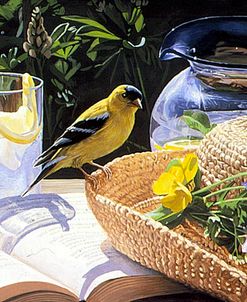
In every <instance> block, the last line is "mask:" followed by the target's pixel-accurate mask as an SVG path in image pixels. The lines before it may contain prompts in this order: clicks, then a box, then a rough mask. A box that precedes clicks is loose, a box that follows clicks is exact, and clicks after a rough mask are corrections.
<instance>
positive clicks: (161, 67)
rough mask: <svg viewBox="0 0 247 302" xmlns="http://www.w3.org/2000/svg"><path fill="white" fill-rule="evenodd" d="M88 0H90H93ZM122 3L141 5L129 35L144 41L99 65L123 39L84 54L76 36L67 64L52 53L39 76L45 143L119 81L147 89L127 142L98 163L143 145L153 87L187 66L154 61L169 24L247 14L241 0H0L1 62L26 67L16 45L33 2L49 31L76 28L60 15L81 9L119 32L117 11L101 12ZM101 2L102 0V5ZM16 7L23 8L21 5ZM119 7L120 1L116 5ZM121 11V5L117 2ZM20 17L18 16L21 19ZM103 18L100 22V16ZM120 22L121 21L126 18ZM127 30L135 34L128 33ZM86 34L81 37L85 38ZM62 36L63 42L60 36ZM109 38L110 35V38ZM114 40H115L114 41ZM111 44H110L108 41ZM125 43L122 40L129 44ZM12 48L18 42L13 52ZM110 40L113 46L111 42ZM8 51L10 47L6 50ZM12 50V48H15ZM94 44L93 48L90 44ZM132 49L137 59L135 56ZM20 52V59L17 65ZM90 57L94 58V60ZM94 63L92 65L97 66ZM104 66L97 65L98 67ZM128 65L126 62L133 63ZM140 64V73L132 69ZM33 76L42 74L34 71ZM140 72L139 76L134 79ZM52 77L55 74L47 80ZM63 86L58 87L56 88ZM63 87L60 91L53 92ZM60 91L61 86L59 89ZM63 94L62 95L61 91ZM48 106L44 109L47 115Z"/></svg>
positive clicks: (84, 14) (145, 144) (84, 44)
mask: <svg viewBox="0 0 247 302" xmlns="http://www.w3.org/2000/svg"><path fill="white" fill-rule="evenodd" d="M90 2H91V4H92V3H95V4H96V5H91V6H90ZM117 2H118V3H120V4H121V3H122V4H121V5H122V6H128V7H130V10H131V9H132V10H133V8H134V7H140V9H141V12H142V14H143V16H144V23H145V26H143V28H142V29H141V30H139V32H137V31H136V30H135V28H134V27H135V25H133V26H132V27H131V26H130V27H131V30H132V32H131V39H132V40H131V41H132V42H133V44H135V45H137V44H138V43H140V42H141V38H142V37H145V39H146V40H145V47H146V46H147V47H149V48H150V49H151V50H146V49H144V47H143V49H144V50H140V48H141V47H140V48H135V49H134V48H133V47H132V48H131V47H129V48H128V47H127V48H126V47H124V51H123V52H122V55H120V56H118V55H116V56H115V57H114V58H113V59H112V60H110V63H109V64H105V65H100V64H102V63H103V62H104V61H106V60H107V59H108V58H110V56H111V55H112V54H113V53H114V52H115V51H117V50H119V48H117V47H121V43H122V41H120V42H119V43H115V44H114V43H113V44H114V45H113V48H110V49H109V50H106V49H105V50H101V51H98V54H97V58H96V59H95V60H94V54H91V56H90V54H89V53H88V50H89V48H90V45H91V43H92V39H91V40H90V38H89V37H83V39H84V38H88V42H85V41H80V45H78V47H76V49H75V50H73V51H74V52H73V51H72V53H71V56H69V57H68V58H66V59H61V58H60V59H61V61H64V62H65V63H63V64H65V65H66V64H67V65H68V66H67V67H66V66H65V65H63V64H62V65H61V62H60V63H59V64H58V63H57V61H58V59H59V58H58V57H56V56H52V57H51V59H49V60H47V61H46V63H45V65H44V69H43V74H42V77H43V78H44V80H45V96H44V108H45V114H44V149H45V148H47V147H48V146H49V145H50V144H51V143H52V142H53V141H54V139H56V137H58V136H59V135H60V134H61V133H62V132H63V130H64V129H65V128H66V127H67V126H69V125H70V123H71V122H72V121H73V120H74V119H75V118H76V117H77V116H78V115H79V114H80V113H81V112H82V111H83V110H85V109H86V108H88V107H89V106H90V105H92V104H93V103H95V102H97V101H98V100H100V99H101V98H103V97H106V96H107V95H108V94H109V93H110V92H111V91H112V89H113V88H114V87H115V86H117V85H119V84H122V83H126V82H128V83H129V84H133V85H135V86H137V87H138V88H140V89H142V90H145V91H144V94H145V96H146V97H145V101H144V110H142V111H141V110H139V111H138V113H137V116H136V125H135V129H134V131H133V133H132V134H131V137H130V138H129V141H128V142H126V143H125V144H124V146H123V147H121V148H120V149H119V150H117V151H115V152H113V153H112V154H111V155H109V156H107V157H105V158H102V159H100V160H99V161H98V162H99V163H101V164H104V163H106V162H107V161H109V160H112V159H113V158H115V157H117V156H121V155H123V154H128V153H132V152H136V151H144V150H149V149H150V146H149V123H150V114H151V111H152V108H153V105H154V103H155V100H156V99H157V97H158V95H159V93H160V92H161V91H162V88H163V87H164V85H165V84H166V83H167V82H168V81H169V80H170V79H171V78H172V77H173V76H174V75H176V74H177V73H178V72H179V71H180V70H182V69H183V68H185V66H187V65H188V63H187V62H184V61H183V60H173V61H170V62H159V59H158V51H159V47H160V45H161V43H162V40H163V38H164V36H165V34H166V33H168V32H169V31H170V30H171V29H172V28H173V27H175V26H177V25H179V24H181V23H183V22H186V21H189V20H192V19H196V18H199V17H204V16H212V15H246V14H247V3H246V1H231V0H218V1H215V0H206V1H199V0H166V1H162V0H156V1H155V0H149V1H144V0H142V1H141V0H136V1H134V0H126V1H123V0H122V1H121V0H117V1H113V0H112V1H107V0H105V1H83V0H70V1H66V0H23V1H21V0H4V1H3V0H1V1H0V41H1V43H0V65H1V66H4V67H1V69H2V70H3V71H4V70H6V71H7V70H12V71H15V72H24V71H27V70H29V71H30V59H27V58H25V55H23V54H24V50H23V48H22V44H23V42H24V41H25V39H26V34H25V32H26V31H25V28H26V27H27V24H28V22H29V20H30V14H31V11H32V8H33V7H35V6H39V7H40V8H41V11H42V16H43V17H44V24H45V28H46V30H47V32H48V34H51V33H52V32H53V30H54V29H55V28H56V27H57V26H59V25H60V24H62V23H66V22H68V23H69V26H70V27H71V26H75V27H76V28H77V29H78V28H79V27H80V26H81V25H82V24H78V23H77V22H73V21H68V20H65V19H63V16H68V15H79V16H81V17H89V18H91V19H93V20H96V21H98V22H100V23H101V24H103V25H104V26H105V27H107V29H110V30H111V32H114V33H119V27H118V24H119V22H120V18H119V20H117V19H116V16H117V15H116V14H115V13H113V15H112V16H110V17H109V15H108V17H109V18H108V20H107V19H105V17H104V16H102V11H104V9H105V8H106V7H107V6H108V8H109V7H113V8H114V7H115V8H116V3H117ZM100 3H101V4H100ZM21 7H23V9H22V10H21ZM118 9H119V5H118ZM120 11H121V7H120ZM22 20H23V23H22V22H21V21H22ZM104 22H105V23H104ZM125 25H126V24H125ZM132 33H133V34H132ZM64 38H65V40H66V39H67V40H68V39H70V40H73V39H74V36H73V35H72V36H71V37H68V36H65V37H64ZM84 40H85V39H84ZM60 42H63V41H60ZM110 42H111V41H110ZM115 42H116V41H115ZM110 45H111V46H112V43H110ZM119 45H120V46H119ZM127 46H128V45H127ZM15 47H18V51H17V49H16V48H15ZM114 47H115V48H114ZM11 48H12V51H10V52H9V49H11ZM13 48H14V50H15V51H17V53H15V52H14V50H13ZM96 50H97V49H96ZM134 53H135V55H136V57H137V61H136V60H135V58H134ZM18 59H19V60H21V63H20V64H18ZM92 59H93V60H92ZM55 64H58V65H59V66H60V67H59V68H60V71H61V68H62V67H64V66H65V67H66V68H68V70H67V71H65V72H64V74H62V73H60V74H59V72H57V71H54V66H56V65H55ZM76 64H77V67H78V68H76V72H75V73H74V74H73V75H72V76H71V77H70V78H69V80H68V81H67V80H66V79H65V75H66V72H68V71H69V70H70V69H71V68H73V66H75V65H76ZM96 65H99V66H98V67H95V66H96ZM102 67H103V68H102ZM131 67H132V69H129V68H131ZM138 68H139V73H138V72H137V69H138ZM35 73H36V74H37V75H38V76H41V74H39V72H38V71H37V68H36V70H35ZM140 77H141V80H140ZM52 79H53V80H52ZM54 79H55V81H59V82H60V83H62V86H63V87H62V86H61V85H60V88H58V87H56V85H54ZM61 87H62V88H61ZM59 89H61V91H59ZM65 90H66V92H64V91H65ZM62 93H65V95H66V97H63V96H62V97H61V95H62ZM47 112H49V114H47ZM54 176H56V177H80V173H78V172H77V171H73V170H71V169H66V170H62V171H60V172H58V173H57V174H55V175H53V177H54Z"/></svg>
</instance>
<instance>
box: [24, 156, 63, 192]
mask: <svg viewBox="0 0 247 302" xmlns="http://www.w3.org/2000/svg"><path fill="white" fill-rule="evenodd" d="M65 157H66V156H60V157H57V158H54V159H53V160H51V161H49V162H47V163H46V164H45V165H44V167H43V169H42V171H41V172H40V174H39V175H38V176H37V177H36V178H35V180H34V181H33V182H32V183H31V184H30V185H29V186H28V188H27V189H26V190H25V191H24V192H23V193H22V194H21V196H22V197H24V196H25V195H26V194H27V193H28V192H29V191H30V190H31V189H32V188H33V187H34V186H35V185H36V184H37V183H38V182H40V181H41V179H43V178H45V177H46V176H48V175H50V174H51V173H53V172H55V171H56V170H57V169H54V168H55V166H56V165H57V163H58V162H60V161H61V160H63V159H64V158H65Z"/></svg>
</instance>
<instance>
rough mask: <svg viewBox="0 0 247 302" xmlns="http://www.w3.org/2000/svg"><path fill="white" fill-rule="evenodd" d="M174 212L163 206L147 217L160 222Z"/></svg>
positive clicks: (147, 214)
mask: <svg viewBox="0 0 247 302" xmlns="http://www.w3.org/2000/svg"><path fill="white" fill-rule="evenodd" d="M171 213H172V211H171V210H170V209H168V208H165V207H163V206H160V207H158V208H157V209H155V210H153V211H152V212H149V213H146V214H145V216H147V217H149V218H152V219H154V220H155V221H160V220H161V219H164V218H165V217H166V216H167V215H170V214H171Z"/></svg>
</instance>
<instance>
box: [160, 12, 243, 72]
mask: <svg viewBox="0 0 247 302" xmlns="http://www.w3.org/2000/svg"><path fill="white" fill-rule="evenodd" d="M240 20H241V21H244V22H245V23H246V29H247V16H244V15H239V16H236V15H233V16H208V17H202V18H197V19H193V20H189V21H187V22H184V23H181V24H179V25H178V26H176V27H174V28H172V29H171V30H170V31H169V32H168V33H167V34H166V36H165V38H164V40H163V43H162V46H161V48H160V52H159V57H160V59H161V60H169V59H173V58H183V59H186V60H187V61H190V62H197V63H198V64H204V65H208V66H215V67H217V66H219V67H226V68H227V67H228V68H243V69H247V63H246V64H243V63H229V62H222V61H218V62H217V61H212V60H207V59H204V58H201V57H198V56H196V55H195V56H193V55H191V54H189V53H186V51H185V50H188V47H186V46H188V45H187V44H186V43H185V42H184V44H179V45H178V47H176V48H175V47H174V46H176V38H175V36H176V34H177V33H178V32H179V33H180V34H181V35H182V34H183V32H182V31H183V30H184V29H186V28H188V27H191V28H192V27H193V26H194V25H196V24H198V23H199V22H200V23H201V24H203V23H204V24H207V23H208V25H210V21H216V22H221V21H222V22H226V21H229V22H230V21H231V22H234V21H235V22H237V21H240ZM246 32H247V30H246ZM246 39H247V35H246Z"/></svg>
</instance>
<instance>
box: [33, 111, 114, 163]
mask: <svg viewBox="0 0 247 302" xmlns="http://www.w3.org/2000/svg"><path fill="white" fill-rule="evenodd" d="M108 118H109V113H108V112H105V113H103V114H101V115H98V116H96V117H93V118H88V119H85V120H81V121H78V122H76V123H75V124H72V125H71V126H70V127H68V128H67V129H66V130H65V132H64V133H63V134H62V135H61V136H60V137H59V138H58V139H57V140H56V141H55V142H54V144H53V145H52V146H51V147H50V148H49V149H47V150H46V151H44V152H43V153H42V154H41V155H40V156H39V157H38V158H37V159H36V161H35V162H34V166H35V167H36V166H38V165H41V164H43V163H45V162H47V161H48V160H50V159H51V158H52V157H53V155H54V154H55V153H56V152H57V150H58V149H60V148H64V147H68V146H71V145H74V144H76V143H78V142H80V141H82V140H84V139H86V138H88V137H90V136H91V135H93V134H95V133H96V132H97V131H99V130H100V129H101V128H102V127H103V126H104V124H105V122H106V121H107V120H108Z"/></svg>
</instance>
